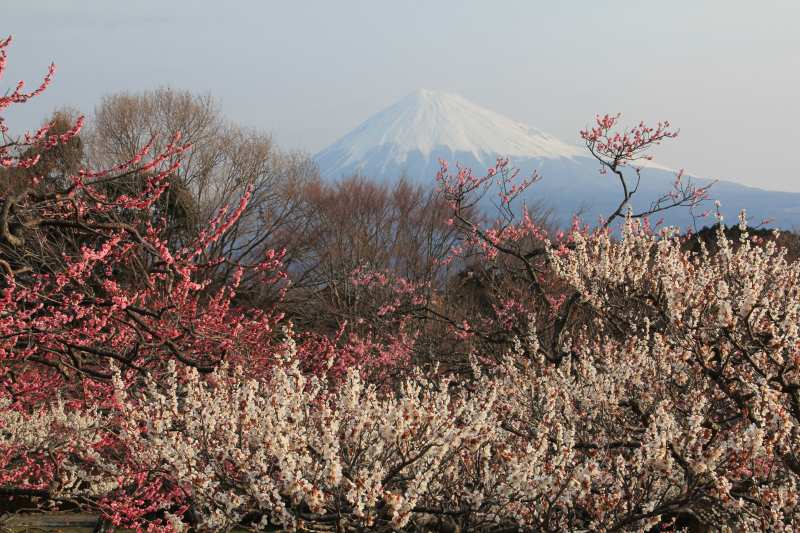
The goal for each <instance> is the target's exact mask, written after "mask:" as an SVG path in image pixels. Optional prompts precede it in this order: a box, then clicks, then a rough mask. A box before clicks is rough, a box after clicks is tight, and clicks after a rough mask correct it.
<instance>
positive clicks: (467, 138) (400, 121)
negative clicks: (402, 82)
mask: <svg viewBox="0 0 800 533" xmlns="http://www.w3.org/2000/svg"><path fill="white" fill-rule="evenodd" d="M443 148H444V149H448V150H449V151H450V152H452V153H454V154H456V153H462V154H471V155H472V156H473V157H474V158H475V160H477V161H478V162H480V163H481V164H483V165H486V166H491V165H493V164H494V160H495V158H496V157H510V158H512V159H514V158H572V157H574V156H580V155H583V154H582V151H581V150H580V149H579V148H578V147H575V146H570V145H568V144H566V143H564V142H562V141H560V140H558V139H556V138H555V137H552V136H550V135H548V134H546V133H544V132H542V131H539V130H537V129H535V128H531V127H529V126H526V125H525V124H522V123H520V122H517V121H515V120H512V119H510V118H508V117H505V116H503V115H500V114H499V113H495V112H494V111H490V110H488V109H485V108H483V107H481V106H479V105H477V104H474V103H472V102H470V101H469V100H467V99H466V98H463V97H462V96H460V95H457V94H452V93H446V92H440V91H431V90H427V89H420V90H417V91H414V92H413V93H411V94H409V95H408V96H406V97H404V98H402V99H401V100H399V101H398V102H396V103H395V104H394V105H392V106H391V107H389V108H387V109H385V110H383V111H381V112H379V113H377V114H375V115H373V116H372V117H370V118H369V119H367V120H366V121H365V122H363V123H362V124H361V125H360V126H358V127H357V128H356V129H354V130H353V131H351V132H350V133H348V134H347V135H345V136H344V137H342V138H341V139H339V140H338V141H336V142H335V143H334V144H333V145H331V146H330V147H328V148H326V149H325V150H323V151H322V152H320V153H319V154H318V155H317V159H318V160H332V159H335V160H336V162H337V164H336V165H335V166H337V167H340V168H348V167H349V166H352V165H354V164H356V163H357V162H359V161H361V160H363V159H365V158H367V157H369V155H370V154H372V153H374V152H375V151H376V150H380V151H381V153H382V154H383V156H384V157H389V158H390V159H391V160H392V161H393V162H394V163H395V164H400V165H402V164H403V163H404V162H405V161H406V159H407V158H408V157H409V155H410V154H417V155H421V156H422V157H426V158H427V157H430V155H431V154H432V153H434V152H435V151H438V150H441V149H443ZM334 154H335V157H334Z"/></svg>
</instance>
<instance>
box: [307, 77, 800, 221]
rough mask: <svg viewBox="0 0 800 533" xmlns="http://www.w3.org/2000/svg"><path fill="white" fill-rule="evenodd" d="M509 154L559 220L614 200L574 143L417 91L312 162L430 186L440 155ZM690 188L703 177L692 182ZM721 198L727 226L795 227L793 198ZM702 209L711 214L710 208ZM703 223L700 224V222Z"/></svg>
mask: <svg viewBox="0 0 800 533" xmlns="http://www.w3.org/2000/svg"><path fill="white" fill-rule="evenodd" d="M498 157H508V158H509V159H510V160H511V164H512V165H513V166H514V167H516V168H519V169H521V171H523V172H531V171H533V170H536V171H538V172H539V174H540V175H541V176H542V177H543V179H542V180H541V181H540V182H539V183H537V184H536V185H535V186H534V187H532V188H530V189H529V190H528V191H527V193H526V194H527V196H526V198H525V199H524V200H525V201H526V202H527V203H528V204H529V205H530V204H532V203H537V204H540V205H542V206H545V207H549V208H552V209H553V211H554V213H555V214H556V216H557V218H558V219H560V221H561V222H567V221H568V220H569V219H570V218H571V215H572V214H574V213H576V212H580V213H581V214H582V217H583V219H584V220H585V221H587V222H590V221H596V220H597V219H598V217H602V216H607V215H608V214H609V213H611V212H612V211H613V210H614V208H616V206H617V205H618V204H619V201H620V198H621V195H620V191H619V184H618V183H617V182H616V181H615V180H614V177H613V176H608V175H605V176H603V175H600V174H599V173H598V168H599V164H598V162H597V161H596V160H594V159H593V158H591V157H590V156H589V154H588V152H586V150H585V149H584V148H583V147H579V146H576V145H571V144H568V143H566V142H564V141H561V140H559V139H557V138H555V137H553V136H552V135H549V134H547V133H545V132H543V131H540V130H538V129H536V128H532V127H529V126H527V125H525V124H522V123H520V122H517V121H515V120H512V119H510V118H508V117H505V116H503V115H500V114H498V113H495V112H494V111H491V110H488V109H485V108H483V107H481V106H479V105H477V104H474V103H472V102H470V101H469V100H466V99H465V98H463V97H461V96H459V95H456V94H450V93H444V92H438V91H430V90H418V91H415V92H414V93H412V94H410V95H408V96H406V97H405V98H403V99H401V100H400V101H398V102H397V103H395V104H394V105H392V106H391V107H389V108H387V109H385V110H383V111H380V112H378V113H377V114H375V115H373V116H372V117H371V118H369V119H367V120H366V121H365V122H363V123H362V124H361V125H359V126H358V127H357V128H355V129H354V130H353V131H351V132H350V133H348V134H346V135H345V136H344V137H342V138H341V139H339V140H338V141H336V142H335V143H333V144H332V145H331V146H329V147H328V148H326V149H324V150H322V151H321V152H319V153H318V154H317V155H316V156H315V160H316V162H317V164H318V165H319V168H320V172H321V174H322V176H323V178H325V179H339V178H342V177H346V176H350V175H353V174H361V175H364V176H368V177H372V178H375V179H379V180H393V179H397V178H399V177H400V176H405V177H406V178H409V179H411V180H413V181H415V182H418V183H426V184H427V183H429V184H431V185H433V183H434V176H435V175H436V172H437V171H438V169H439V159H444V160H447V161H448V162H450V163H451V165H454V164H455V163H459V164H460V165H462V166H466V167H471V168H472V169H473V170H474V171H475V173H479V172H483V171H485V170H486V169H488V168H489V167H491V166H493V165H494V163H495V161H496V159H497V158H498ZM642 175H643V178H642V184H641V186H640V188H639V193H637V196H636V197H634V202H635V205H634V208H638V209H642V208H646V207H647V206H649V205H650V203H651V202H652V201H653V200H655V199H656V198H657V197H659V196H660V195H661V194H663V193H665V192H668V191H669V190H670V188H671V186H672V183H673V181H674V179H675V172H674V171H672V170H670V169H669V168H667V167H664V166H661V165H658V164H655V163H653V164H648V165H647V168H645V169H644V170H643V172H642ZM694 181H695V182H696V183H698V184H701V185H702V184H706V183H708V182H709V180H706V179H695V180H694ZM711 191H712V192H711V196H712V198H713V199H717V200H720V202H721V204H722V206H723V214H724V215H725V218H726V220H728V221H730V222H735V221H736V217H737V214H738V212H739V210H740V209H741V208H747V212H748V218H749V219H750V220H753V221H758V222H760V221H761V220H763V219H766V218H771V219H772V220H773V221H774V224H775V225H778V226H780V227H784V228H789V229H792V228H800V193H785V192H773V191H766V190H763V189H757V188H753V187H746V186H743V185H739V184H736V183H732V182H718V183H716V184H715V185H714V186H713V187H712V189H711ZM709 207H711V208H713V204H711V203H710V205H709ZM665 219H666V220H665V221H666V222H667V223H669V224H679V225H682V226H685V225H686V224H687V223H689V222H690V221H691V215H690V213H689V212H688V210H686V209H674V210H671V211H669V212H668V213H667V215H666V216H665ZM711 222H712V220H708V221H700V222H699V225H705V224H708V223H711Z"/></svg>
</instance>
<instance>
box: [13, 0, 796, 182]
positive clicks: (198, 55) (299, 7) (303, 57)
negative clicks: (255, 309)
mask: <svg viewBox="0 0 800 533" xmlns="http://www.w3.org/2000/svg"><path fill="white" fill-rule="evenodd" d="M0 5H1V6H2V7H1V8H0V10H1V11H2V16H0V34H7V33H11V34H13V35H14V37H15V43H14V45H13V47H12V49H11V50H10V58H9V59H10V65H9V73H8V77H6V79H5V80H3V81H2V82H0V87H8V86H9V85H10V84H11V83H12V82H13V81H15V80H16V79H18V78H25V79H28V80H30V81H31V82H34V81H36V80H37V79H38V78H39V77H40V75H41V74H42V73H43V72H44V70H45V68H46V65H47V64H48V63H49V62H50V61H51V60H52V61H55V62H56V63H57V64H58V67H59V71H58V74H57V77H56V81H55V83H54V84H53V86H52V88H51V89H50V91H49V92H48V93H47V94H46V95H45V96H43V97H41V98H40V99H39V101H38V102H36V103H31V104H28V105H26V106H23V109H22V110H21V111H19V112H17V113H9V115H8V119H9V121H10V122H11V125H12V127H13V126H14V125H15V124H14V121H16V125H17V126H19V125H25V126H29V125H32V124H36V123H38V122H39V121H40V120H41V119H42V118H43V117H44V116H45V115H47V114H48V112H49V111H50V110H52V109H53V108H54V107H56V106H60V105H64V104H68V105H71V106H74V107H77V108H79V109H81V110H84V111H86V112H91V110H92V108H93V107H94V104H95V103H96V102H97V100H98V99H99V97H100V96H101V95H103V94H106V93H109V92H114V91H119V90H126V89H127V90H139V89H146V88H152V87H156V86H159V85H164V84H169V85H172V86H174V87H178V88H188V89H191V90H194V91H198V92H211V93H212V94H214V95H215V96H217V97H218V98H219V99H220V100H221V103H222V107H223V110H224V112H225V113H226V114H227V115H228V116H229V117H230V118H232V119H233V120H236V121H238V122H240V123H244V124H247V125H250V126H255V127H258V128H261V129H264V130H268V131H270V132H272V133H273V135H274V137H275V139H276V140H277V141H278V142H279V143H280V144H281V145H282V146H283V147H285V148H296V149H301V150H306V151H308V152H315V151H317V150H319V149H321V148H323V147H325V146H326V145H328V144H329V143H331V142H333V141H334V140H335V139H336V138H338V137H339V136H341V135H343V134H344V133H345V132H347V131H349V130H350V129H351V128H353V127H354V126H356V125H357V124H358V123H360V122H361V121H362V120H364V119H365V118H367V117H368V116H370V115H371V114H373V113H374V112H376V111H378V110H380V109H382V108H384V107H386V106H388V105H389V104H391V103H393V102H394V101H395V100H397V99H399V98H401V97H402V96H404V95H405V94H407V93H409V92H411V91H413V90H415V89H417V88H423V87H424V88H430V89H440V90H446V91H451V92H457V93H460V94H462V95H463V96H465V97H466V98H468V99H470V100H473V101H475V102H476V103H478V104H480V105H483V106H485V107H488V108H490V109H493V110H495V111H498V112H500V113H503V114H505V115H508V116H509V117H512V118H515V119H517V120H520V121H522V122H526V123H528V124H530V125H532V126H536V127H538V128H541V129H543V130H545V131H548V132H550V133H552V134H554V135H556V136H559V137H561V138H562V139H564V140H566V141H569V142H577V131H578V129H580V128H581V127H583V126H584V125H585V124H587V122H588V121H589V120H591V118H592V117H593V116H594V114H595V113H598V112H599V113H605V112H617V111H621V112H623V113H624V117H625V119H626V120H627V121H628V122H630V123H632V122H635V121H638V120H639V119H645V120H657V119H661V118H667V119H669V120H671V121H672V122H673V124H675V125H676V126H678V127H680V128H681V136H680V137H679V138H678V139H677V140H675V141H673V142H672V143H670V144H669V145H665V146H663V147H662V148H661V149H660V150H659V151H658V152H657V154H656V156H657V159H658V160H660V161H661V162H663V163H666V164H669V165H671V166H674V167H685V168H686V169H687V170H688V171H690V172H693V173H696V174H699V175H704V176H708V177H721V178H725V179H731V180H735V181H740V182H743V183H747V184H752V185H757V186H762V187H765V188H774V189H782V190H792V191H800V170H799V169H800V104H799V103H798V100H797V99H798V95H800V1H797V0H786V1H777V0H773V1H770V0H759V1H758V2H756V1H747V0H718V1H701V0H693V1H690V0H671V1H668V2H645V1H634V0H630V1H622V0H619V1H613V0H608V1H593V2H589V1H585V2H584V1H566V0H565V1H548V2H544V1H521V0H520V1H516V2H511V1H497V0H495V1H491V2H489V1H485V2H467V1H448V2H445V1H439V2H434V1H428V2H422V1H407V2H391V3H390V2H388V1H387V2H383V1H360V2H357V1H336V2H333V1H317V2H301V1H294V2H269V1H233V0H231V1H227V2H221V1H219V0H215V1H206V0H202V1H198V0H194V1H188V0H183V1H175V0H171V1H166V0H161V1H153V0H137V1H132V0H131V1H122V0H113V1H112V0H81V1H77V0H75V1H70V0H52V1H37V0H25V1H13V2H12V1H11V0H0Z"/></svg>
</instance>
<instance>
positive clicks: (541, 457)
mask: <svg viewBox="0 0 800 533" xmlns="http://www.w3.org/2000/svg"><path fill="white" fill-rule="evenodd" d="M573 237H574V242H575V246H574V249H567V250H564V249H558V248H555V247H552V246H551V247H549V248H548V254H549V256H550V257H551V259H552V262H553V265H554V269H555V271H556V272H557V273H558V275H559V276H561V277H562V279H563V280H564V281H566V282H567V283H569V284H570V286H572V287H573V288H574V289H576V290H578V291H580V293H581V295H582V299H584V300H585V301H586V302H587V304H588V305H590V306H591V307H592V308H593V309H595V310H596V311H597V315H596V316H597V318H596V325H595V328H581V329H579V330H577V331H575V332H573V333H570V334H568V335H565V337H564V339H563V343H564V344H565V346H566V348H565V350H567V352H568V355H566V356H565V357H564V358H562V359H561V361H560V362H559V363H558V364H554V363H552V362H550V361H548V359H547V353H546V351H545V350H544V349H543V348H542V347H541V346H540V345H539V341H538V332H536V331H533V330H532V331H530V334H529V335H528V336H526V337H524V338H519V339H518V340H517V341H516V342H515V346H514V347H513V348H512V349H511V350H510V351H509V352H508V354H507V355H506V357H505V358H504V359H503V360H502V362H501V363H500V364H499V365H496V366H494V367H491V368H484V369H481V367H480V366H477V365H476V366H475V367H474V376H473V379H472V380H469V381H464V382H462V383H457V382H454V381H452V380H451V379H449V378H447V377H442V376H439V375H434V376H432V377H425V376H423V375H421V374H420V373H414V374H413V375H412V376H410V377H409V378H408V379H407V380H404V381H401V382H400V383H399V384H398V386H397V387H396V390H394V391H381V390H379V389H376V388H375V387H374V386H371V385H368V384H367V383H365V382H364V381H363V380H362V379H361V377H360V376H359V374H358V373H357V372H355V371H350V372H348V373H347V376H346V379H344V380H343V381H342V382H341V384H340V385H339V386H337V387H332V388H331V387H329V386H327V385H326V384H325V382H324V381H322V380H320V379H319V378H316V377H309V376H307V375H306V374H304V373H302V372H301V371H300V370H299V368H298V360H297V358H296V356H295V353H294V351H293V348H292V347H291V346H292V345H291V343H289V349H288V351H287V352H286V353H285V354H284V355H283V356H282V357H281V363H280V364H279V365H278V367H277V368H276V369H275V370H274V371H273V374H272V376H271V378H270V380H269V381H268V382H264V381H257V380H252V379H248V378H247V377H246V376H245V375H243V374H242V370H241V369H233V368H230V367H222V368H220V369H218V370H217V371H215V373H214V374H213V376H214V379H212V380H203V379H201V378H200V376H199V374H198V373H197V371H196V370H195V369H191V368H189V369H184V370H179V369H177V368H176V367H175V366H174V364H173V365H172V366H171V368H170V370H169V372H168V376H169V377H168V378H167V379H166V380H153V379H151V380H148V382H147V386H146V387H145V388H143V389H141V390H137V391H131V392H129V391H127V390H126V387H125V385H124V383H125V382H124V380H122V379H121V378H119V377H118V378H116V382H115V383H116V386H115V396H114V397H115V400H116V403H115V406H114V407H113V408H112V409H110V410H108V411H107V412H104V413H100V412H99V411H96V412H84V413H75V414H72V415H69V416H73V417H75V420H76V421H75V422H70V423H69V424H64V423H63V422H59V420H60V419H62V418H63V417H65V416H67V415H66V414H64V413H63V410H64V408H63V407H61V406H57V407H55V408H54V409H53V410H51V411H48V414H47V416H41V415H40V414H36V415H35V416H31V417H29V418H28V417H24V416H23V415H20V414H18V413H14V412H13V411H6V412H5V413H6V414H5V415H4V418H3V419H2V420H3V427H4V428H5V431H4V433H3V435H4V436H5V438H6V439H7V440H6V442H4V446H9V448H8V449H10V448H13V446H20V447H21V449H24V450H25V451H26V453H29V452H30V451H31V450H39V449H43V448H46V447H47V446H53V443H52V439H51V437H50V435H52V431H53V429H54V425H55V424H58V425H57V427H59V428H61V431H62V433H64V435H65V437H64V442H65V443H69V444H64V445H63V446H67V447H71V448H72V449H81V450H91V449H96V448H97V443H98V442H102V439H103V433H104V431H105V430H104V428H108V427H113V426H114V425H115V424H116V423H119V424H120V425H121V432H120V434H119V436H118V439H119V441H118V442H117V445H118V446H122V447H124V448H125V449H126V450H127V451H128V452H127V453H129V454H130V457H131V461H130V463H131V464H137V465H146V466H147V468H148V470H147V475H148V476H156V475H157V476H161V477H162V483H166V484H167V485H168V486H170V487H175V488H176V489H175V495H174V498H173V499H172V500H168V499H162V500H160V501H159V502H158V504H157V505H160V508H161V509H165V510H166V509H168V510H170V512H172V513H176V512H178V511H179V510H180V509H181V505H190V506H191V508H192V511H193V513H194V514H193V516H194V517H195V520H196V521H197V522H196V525H197V527H199V528H201V529H209V530H211V529H226V528H231V527H233V526H235V525H236V524H237V523H239V522H242V521H245V522H248V523H250V524H251V525H253V527H259V525H260V526H263V527H266V526H267V525H268V524H273V525H274V524H280V525H283V526H291V527H309V528H311V527H319V526H321V525H323V524H331V525H332V526H334V525H337V526H338V527H340V528H344V529H348V528H349V529H361V528H367V527H370V528H375V529H378V530H380V529H391V528H402V527H410V528H422V527H428V526H431V525H432V524H439V525H442V524H448V523H449V524H451V525H454V526H459V527H467V528H472V529H480V530H493V529H497V530H500V529H503V528H507V527H510V526H511V525H514V526H518V527H530V528H533V529H547V530H575V529H584V530H587V529H588V530H609V531H610V530H641V529H646V528H647V527H650V526H654V525H656V524H658V523H663V522H664V521H665V520H667V521H668V520H669V519H674V518H676V517H679V516H695V517H697V519H698V520H701V521H704V522H706V523H710V524H713V525H716V526H719V527H722V528H723V529H725V528H728V529H730V530H750V531H763V530H766V529H769V530H785V531H791V530H794V529H796V528H797V527H798V525H800V513H798V512H797V509H798V501H797V499H798V488H800V487H799V486H798V483H800V469H799V468H798V461H797V457H798V453H800V449H799V447H800V426H799V425H798V424H799V423H800V410H799V409H798V407H800V403H798V401H797V400H798V391H800V375H798V357H800V355H798V346H800V333H799V332H798V331H799V330H798V305H797V299H798V294H797V292H798V290H800V289H798V284H797V280H798V276H800V264H797V263H788V262H787V261H786V259H785V257H784V253H783V252H782V251H780V250H777V249H775V247H773V246H769V245H767V246H765V247H757V246H753V245H751V244H750V242H749V241H748V240H747V239H746V238H745V239H743V242H742V243H741V245H740V246H739V247H738V248H737V249H736V250H735V251H734V250H733V249H732V247H731V243H729V242H728V241H727V240H726V239H725V238H724V236H721V237H720V241H719V245H720V247H721V250H722V251H721V252H720V253H718V254H716V255H713V256H712V255H708V254H692V253H691V252H686V251H684V250H683V248H682V242H681V240H680V239H679V238H677V237H676V236H675V235H673V234H671V233H670V232H668V231H664V232H663V233H662V234H661V235H659V236H654V235H652V234H649V233H647V232H645V231H642V230H641V228H640V227H639V226H638V225H637V224H636V223H633V222H629V224H628V226H627V229H626V231H625V234H624V236H623V238H622V239H620V240H619V241H615V240H613V239H611V238H610V237H609V236H608V234H607V233H604V232H600V233H597V234H592V235H582V234H575V235H574V236H573ZM634 302H635V304H634ZM632 309H637V311H636V312H635V313H633V312H629V311H630V310H632ZM617 328H623V329H626V330H627V331H629V332H631V333H628V334H626V335H624V336H620V335H618V334H616V329H617ZM92 417H94V418H93V419H92ZM115 420H118V421H121V422H114V421H115ZM65 425H69V426H71V427H75V428H76V429H79V430H80V431H67V432H64V430H63V427H64V426H65ZM21 426H25V427H27V428H28V429H27V430H26V432H19V433H22V434H23V435H24V437H22V438H24V439H25V440H24V441H22V442H20V440H19V439H21V437H15V436H14V435H17V434H18V432H17V430H16V428H17V427H21ZM35 428H38V429H35ZM87 428H91V429H90V430H87ZM9 430H11V431H9ZM9 435H10V436H11V437H10V442H9V440H8V439H9ZM37 435H38V437H37ZM37 438H38V439H39V440H38V441H37V440H36V439H37ZM15 439H17V440H15ZM50 454H51V455H53V454H54V450H50ZM54 455H56V456H59V454H58V453H55V454H54ZM61 456H63V457H64V462H63V463H62V464H61V465H59V468H58V471H59V473H60V472H62V471H63V472H70V473H73V474H72V475H73V476H74V477H70V476H69V475H60V476H55V478H56V479H63V480H64V481H63V482H62V483H63V484H62V483H59V484H55V485H54V486H53V490H54V491H55V494H58V495H60V497H69V498H78V497H89V496H91V494H89V496H86V494H87V492H86V491H90V490H97V488H99V487H106V488H107V490H108V491H109V494H113V492H114V490H119V489H118V487H117V486H116V485H115V484H114V480H116V479H118V477H119V475H120V474H119V472H120V468H121V467H120V466H119V465H114V464H113V463H108V464H107V466H104V467H100V465H102V464H103V463H102V462H101V461H99V460H98V459H94V458H92V460H87V458H81V457H79V456H76V455H70V454H61ZM104 469H107V471H105V472H103V470H104ZM98 472H101V473H98ZM122 472H125V471H124V470H122ZM109 497H110V496H109Z"/></svg>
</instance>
